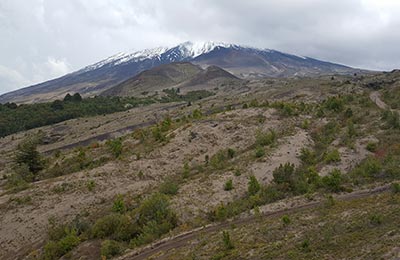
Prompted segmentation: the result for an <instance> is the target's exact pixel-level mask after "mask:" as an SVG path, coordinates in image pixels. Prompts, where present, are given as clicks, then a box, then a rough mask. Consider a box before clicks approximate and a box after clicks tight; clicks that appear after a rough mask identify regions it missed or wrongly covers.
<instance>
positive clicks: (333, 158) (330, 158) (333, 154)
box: [324, 149, 340, 164]
mask: <svg viewBox="0 0 400 260" xmlns="http://www.w3.org/2000/svg"><path fill="white" fill-rule="evenodd" d="M324 161H325V163H328V164H329V163H332V162H340V153H339V151H338V150H337V149H333V150H332V151H330V152H328V153H326V154H325V156H324Z"/></svg>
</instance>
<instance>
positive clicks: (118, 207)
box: [112, 194, 126, 213]
mask: <svg viewBox="0 0 400 260" xmlns="http://www.w3.org/2000/svg"><path fill="white" fill-rule="evenodd" d="M112 211H114V212H117V213H124V212H125V211H126V206H125V202H124V197H123V196H122V195H121V194H119V195H117V198H116V199H115V200H114V204H113V206H112Z"/></svg>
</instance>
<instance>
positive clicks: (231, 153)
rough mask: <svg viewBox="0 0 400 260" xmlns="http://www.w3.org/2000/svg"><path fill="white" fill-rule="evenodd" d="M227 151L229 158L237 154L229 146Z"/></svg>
mask: <svg viewBox="0 0 400 260" xmlns="http://www.w3.org/2000/svg"><path fill="white" fill-rule="evenodd" d="M227 153H228V158H230V159H232V158H233V157H234V156H235V153H236V152H235V150H233V149H232V148H228V150H227Z"/></svg>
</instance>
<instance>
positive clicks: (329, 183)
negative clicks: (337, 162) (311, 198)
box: [322, 169, 343, 192]
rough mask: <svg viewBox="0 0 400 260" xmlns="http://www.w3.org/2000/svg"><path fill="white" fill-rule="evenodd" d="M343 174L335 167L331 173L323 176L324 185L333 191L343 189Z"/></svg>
mask: <svg viewBox="0 0 400 260" xmlns="http://www.w3.org/2000/svg"><path fill="white" fill-rule="evenodd" d="M342 183H343V176H342V174H341V172H340V171H339V170H338V169H334V170H333V171H332V172H330V173H329V175H327V176H324V177H322V184H323V185H324V187H325V188H326V189H327V190H329V191H332V192H339V191H343V187H342Z"/></svg>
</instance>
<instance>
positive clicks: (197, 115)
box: [192, 109, 203, 119]
mask: <svg viewBox="0 0 400 260" xmlns="http://www.w3.org/2000/svg"><path fill="white" fill-rule="evenodd" d="M202 116H203V113H201V111H200V110H199V109H195V110H193V113H192V117H193V118H194V119H200V118H201V117H202Z"/></svg>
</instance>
